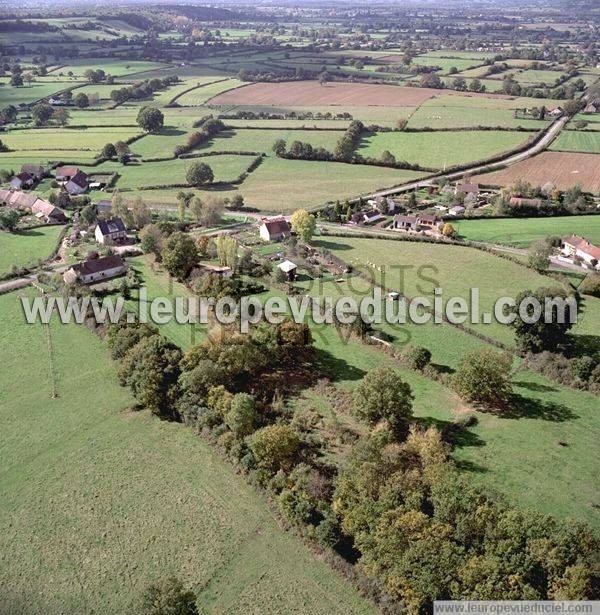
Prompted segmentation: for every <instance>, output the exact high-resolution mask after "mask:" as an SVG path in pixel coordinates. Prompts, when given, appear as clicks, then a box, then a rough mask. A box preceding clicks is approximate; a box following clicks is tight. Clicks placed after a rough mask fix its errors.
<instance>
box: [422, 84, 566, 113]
mask: <svg viewBox="0 0 600 615" xmlns="http://www.w3.org/2000/svg"><path fill="white" fill-rule="evenodd" d="M485 81H489V80H485ZM483 82H484V81H482V83H483ZM434 101H435V102H434ZM423 104H424V105H434V106H440V107H479V108H483V109H523V108H531V107H541V106H542V105H544V106H545V107H546V108H547V109H552V108H553V107H558V106H560V105H562V104H564V101H560V100H557V99H552V98H528V97H527V96H519V97H517V98H513V97H509V96H498V95H497V96H485V95H481V94H478V95H469V93H461V94H439V95H437V96H434V97H433V98H430V99H429V100H428V101H425V102H424V103H423Z"/></svg>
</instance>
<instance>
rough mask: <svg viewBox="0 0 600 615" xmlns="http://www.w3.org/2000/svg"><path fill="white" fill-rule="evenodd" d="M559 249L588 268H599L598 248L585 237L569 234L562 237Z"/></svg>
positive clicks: (599, 254)
mask: <svg viewBox="0 0 600 615" xmlns="http://www.w3.org/2000/svg"><path fill="white" fill-rule="evenodd" d="M560 251H561V252H562V253H563V254H564V255H565V256H567V257H569V258H571V259H572V260H575V261H581V263H582V265H583V266H584V267H586V268H588V269H590V268H592V269H598V270H600V248H599V247H598V246H595V245H594V244H592V243H590V242H589V241H588V240H587V239H585V237H580V236H579V235H570V236H569V237H563V238H562V239H561V242H560Z"/></svg>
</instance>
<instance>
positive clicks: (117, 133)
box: [2, 127, 142, 155]
mask: <svg viewBox="0 0 600 615" xmlns="http://www.w3.org/2000/svg"><path fill="white" fill-rule="evenodd" d="M139 134H142V130H141V129H140V128H111V129H110V131H107V130H106V129H104V128H101V127H99V128H87V129H73V128H37V129H36V128H32V129H26V130H11V131H10V132H5V133H2V141H3V142H4V144H5V145H7V146H8V147H10V148H11V149H13V150H18V151H20V152H25V151H27V150H29V149H31V150H38V151H39V150H41V149H46V148H47V149H49V150H82V151H93V152H95V153H99V152H100V150H101V149H102V147H103V146H104V145H105V144H106V143H109V142H110V143H114V142H115V141H125V140H127V139H130V138H131V137H134V136H135V135H139ZM21 155H23V154H21Z"/></svg>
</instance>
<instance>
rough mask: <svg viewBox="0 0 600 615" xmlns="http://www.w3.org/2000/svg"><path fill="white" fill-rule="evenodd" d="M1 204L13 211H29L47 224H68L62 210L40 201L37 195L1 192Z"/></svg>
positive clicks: (9, 191) (42, 200)
mask: <svg viewBox="0 0 600 615" xmlns="http://www.w3.org/2000/svg"><path fill="white" fill-rule="evenodd" d="M0 204H3V205H6V206H7V207H10V208H11V209H17V210H20V211H28V212H30V213H32V214H33V215H34V216H36V217H37V218H39V219H42V220H43V221H44V222H46V223H47V224H66V223H67V221H68V220H67V216H66V215H65V212H64V211H63V210H62V209H59V208H58V207H55V206H54V205H52V203H49V202H48V201H45V200H44V199H40V198H39V197H38V196H37V195H36V194H31V193H27V192H19V191H13V190H0Z"/></svg>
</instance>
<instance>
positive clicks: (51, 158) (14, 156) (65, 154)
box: [0, 150, 96, 173]
mask: <svg viewBox="0 0 600 615" xmlns="http://www.w3.org/2000/svg"><path fill="white" fill-rule="evenodd" d="M95 155H96V153H95V152H91V151H89V152H82V151H79V150H77V151H74V150H67V151H56V150H54V151H53V150H32V151H27V152H8V153H0V170H6V171H16V172H17V173H18V172H19V171H20V170H21V166H22V165H24V164H41V165H43V166H48V165H49V163H50V162H60V161H67V162H77V163H81V164H83V165H88V164H92V163H93V162H94V156H95Z"/></svg>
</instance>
